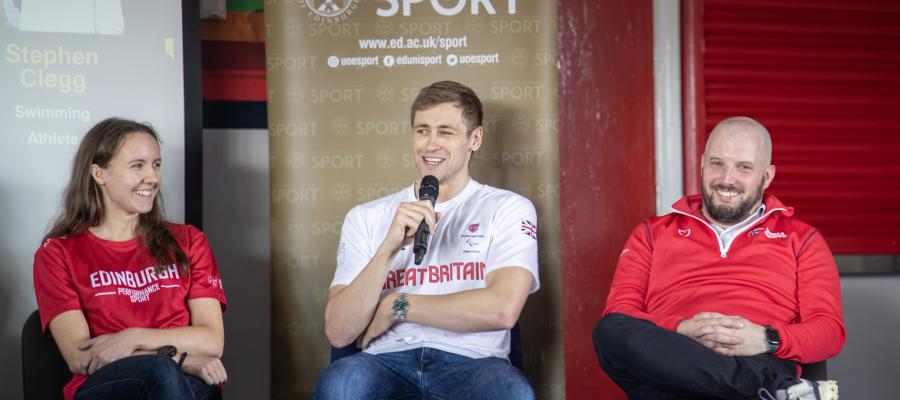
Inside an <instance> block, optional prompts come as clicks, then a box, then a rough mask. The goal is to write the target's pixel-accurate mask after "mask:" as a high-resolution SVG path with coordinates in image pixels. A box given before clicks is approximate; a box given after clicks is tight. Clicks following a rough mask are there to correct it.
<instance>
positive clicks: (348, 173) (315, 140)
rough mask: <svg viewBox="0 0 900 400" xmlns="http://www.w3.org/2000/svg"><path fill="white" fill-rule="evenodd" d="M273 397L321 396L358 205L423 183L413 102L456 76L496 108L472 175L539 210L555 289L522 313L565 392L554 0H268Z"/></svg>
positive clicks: (529, 367) (543, 250)
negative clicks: (336, 291)
mask: <svg viewBox="0 0 900 400" xmlns="http://www.w3.org/2000/svg"><path fill="white" fill-rule="evenodd" d="M265 12H266V23H267V29H268V35H269V37H268V39H267V42H266V54H267V73H268V91H269V93H268V95H269V96H268V98H269V132H270V154H271V159H270V162H271V201H272V257H273V266H272V268H273V271H272V274H273V275H272V276H273V279H272V281H273V288H272V290H273V299H272V300H273V314H272V319H273V326H272V334H273V338H272V339H273V340H272V343H273V350H272V351H273V360H272V362H273V365H272V371H273V372H272V382H273V387H272V393H273V397H274V398H276V399H294V398H303V399H306V398H309V396H310V394H311V393H312V390H313V387H314V384H315V379H316V377H317V376H318V374H319V373H320V372H322V371H323V370H324V369H325V368H326V367H327V365H328V363H329V356H330V346H329V344H328V341H327V340H326V338H325V335H324V321H323V319H324V309H325V303H326V301H327V299H328V287H329V284H330V282H331V279H332V277H333V275H334V268H335V252H336V249H337V243H338V238H339V235H340V231H341V224H342V222H343V218H344V215H345V214H346V213H347V211H349V210H350V208H352V207H353V206H355V205H357V204H360V203H363V202H367V201H370V200H374V199H376V198H379V197H383V196H386V195H388V194H391V193H394V192H396V191H398V190H401V189H403V188H405V187H407V186H408V185H410V183H412V182H413V181H414V180H415V179H416V171H415V167H414V164H413V157H412V149H411V139H410V135H411V133H412V129H411V127H410V120H409V118H410V115H409V108H410V105H411V103H412V101H413V100H414V99H415V97H416V95H417V94H418V91H419V89H420V88H422V87H424V86H427V85H429V84H431V83H432V82H435V81H440V80H455V81H458V82H461V83H463V84H465V85H468V86H470V87H472V88H473V89H474V90H475V92H476V93H477V94H478V96H479V97H480V98H481V100H482V102H483V103H484V113H485V119H484V130H485V134H484V146H483V147H482V148H481V149H480V150H479V151H478V152H477V153H476V154H475V156H474V159H473V162H472V165H471V173H472V176H473V178H474V179H476V180H478V181H480V182H483V183H487V184H490V185H493V186H497V187H500V188H504V189H509V190H512V191H515V192H518V193H520V194H522V195H524V196H526V197H528V198H529V199H531V200H532V202H534V204H535V206H536V207H537V211H538V216H539V219H538V225H539V246H540V263H541V264H540V275H541V281H542V282H541V283H542V287H541V290H540V291H539V292H538V293H535V294H534V295H532V296H530V298H529V299H528V303H527V304H526V306H525V310H524V312H523V314H522V316H521V318H520V325H521V328H522V329H521V330H522V340H523V359H524V370H525V374H526V375H527V376H528V378H529V381H530V382H531V384H532V386H533V387H534V389H535V392H536V393H537V395H538V397H539V398H563V397H564V388H563V380H564V378H563V375H564V374H563V362H562V337H561V335H562V323H561V321H562V313H561V307H560V300H559V299H560V297H561V296H560V262H559V200H558V199H559V197H558V193H559V177H558V164H559V163H558V151H557V147H558V141H557V137H558V132H557V125H558V120H557V109H556V108H557V96H556V93H557V83H556V80H557V61H556V51H557V50H556V2H555V1H516V0H380V1H364V0H270V1H266V10H265Z"/></svg>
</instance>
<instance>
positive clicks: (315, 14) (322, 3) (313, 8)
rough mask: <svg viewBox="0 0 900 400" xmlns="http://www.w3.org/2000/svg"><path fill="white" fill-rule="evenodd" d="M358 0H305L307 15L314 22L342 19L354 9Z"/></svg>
mask: <svg viewBox="0 0 900 400" xmlns="http://www.w3.org/2000/svg"><path fill="white" fill-rule="evenodd" d="M357 1H358V0H305V1H304V4H305V5H306V8H308V9H309V14H308V15H309V16H310V17H311V18H312V19H313V20H314V21H316V22H324V23H332V22H338V21H343V20H345V19H347V17H349V16H350V14H352V13H353V11H354V10H356V7H357V4H356V3H357Z"/></svg>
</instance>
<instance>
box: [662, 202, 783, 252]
mask: <svg viewBox="0 0 900 400" xmlns="http://www.w3.org/2000/svg"><path fill="white" fill-rule="evenodd" d="M673 211H675V212H676V213H678V214H681V215H687V216H688V217H691V218H693V219H696V220H697V221H700V222H701V223H703V225H706V227H707V228H709V230H711V231H712V233H713V235H715V236H716V241H717V242H718V243H719V255H720V256H722V258H725V257H728V250H729V249H730V248H731V245H732V244H734V240H732V241H731V243H729V244H728V247H725V243H724V242H723V241H722V237H721V236H719V233H718V232H716V230H715V229H713V227H712V225H710V224H709V223H708V222H706V221H704V220H703V219H702V218H699V217H697V216H694V215H691V214H688V213H686V212H684V211H680V210H675V209H673ZM775 211H787V209H786V208H773V209H771V210H768V211H766V212H765V214H763V215H762V216H761V217H759V220H758V221H756V223H754V224H751V225H750V226H747V227H745V228H744V229H741V230H740V231H738V233H737V234H735V235H734V239H735V240H737V238H738V236H740V235H741V234H742V233H744V232H746V231H747V229H750V228H753V227H755V226H756V225H758V224H759V223H761V222H762V221H763V220H764V219H766V217H768V216H769V214H771V213H773V212H775Z"/></svg>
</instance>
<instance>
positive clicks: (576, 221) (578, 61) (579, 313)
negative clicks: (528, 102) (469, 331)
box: [559, 0, 655, 399]
mask: <svg viewBox="0 0 900 400" xmlns="http://www.w3.org/2000/svg"><path fill="white" fill-rule="evenodd" d="M651 5H652V2H651V1H650V0H618V1H615V0H559V58H560V71H559V128H560V129H559V131H560V134H559V141H560V143H559V151H560V219H561V221H560V224H561V253H562V271H563V275H564V276H563V279H562V285H563V324H564V328H563V334H564V347H565V349H564V352H565V367H566V395H567V398H569V399H613V398H615V399H624V398H625V396H624V394H623V393H622V392H621V390H619V389H618V387H617V386H616V385H615V384H614V383H612V381H610V380H609V378H607V377H606V376H605V375H604V374H603V372H602V371H601V370H600V367H599V365H598V363H597V357H596V355H595V353H594V348H593V344H592V341H591V331H592V329H593V326H594V323H596V321H597V320H598V319H599V317H600V314H601V313H602V312H603V307H604V304H605V302H606V296H607V294H608V292H609V285H610V282H611V280H612V275H613V271H614V270H615V267H616V262H617V260H618V256H619V252H620V251H621V249H622V245H623V244H624V243H625V239H626V238H627V236H628V234H629V233H630V232H631V230H632V229H633V228H634V227H635V226H636V225H637V224H638V223H639V222H640V221H641V220H642V219H643V218H646V217H647V216H649V215H651V214H653V213H654V212H655V193H654V188H655V177H654V168H655V164H654V140H653V132H654V130H653V15H652V8H651Z"/></svg>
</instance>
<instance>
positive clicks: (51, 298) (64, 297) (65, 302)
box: [34, 239, 81, 333]
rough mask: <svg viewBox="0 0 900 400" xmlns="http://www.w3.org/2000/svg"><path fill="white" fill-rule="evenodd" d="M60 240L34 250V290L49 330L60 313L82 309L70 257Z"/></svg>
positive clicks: (44, 323) (52, 240)
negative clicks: (70, 268) (51, 323)
mask: <svg viewBox="0 0 900 400" xmlns="http://www.w3.org/2000/svg"><path fill="white" fill-rule="evenodd" d="M59 241H60V239H47V240H46V241H44V243H43V244H41V247H40V248H38V250H37V252H35V254H34V294H35V297H36V298H37V304H38V310H39V311H40V314H41V328H42V329H43V330H44V332H45V333H46V332H47V327H48V326H49V325H50V321H52V320H53V318H56V316H57V315H59V314H61V313H63V312H65V311H69V310H80V309H81V302H80V300H79V298H78V291H77V290H76V289H75V282H74V281H73V280H72V274H71V272H70V271H69V261H68V257H66V254H65V251H64V250H63V247H62V246H61V244H60V242H59Z"/></svg>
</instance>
